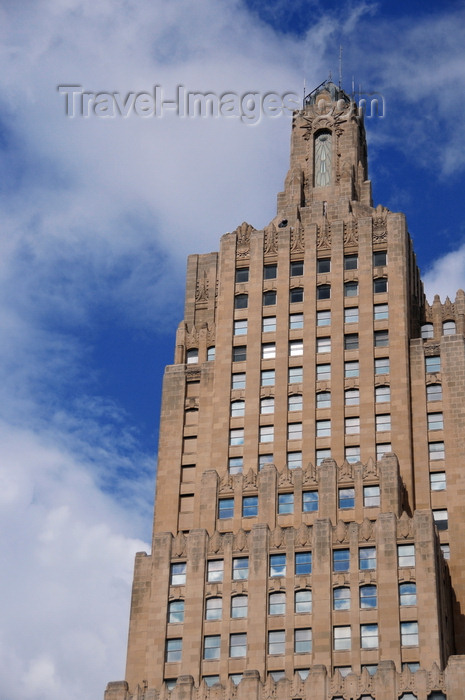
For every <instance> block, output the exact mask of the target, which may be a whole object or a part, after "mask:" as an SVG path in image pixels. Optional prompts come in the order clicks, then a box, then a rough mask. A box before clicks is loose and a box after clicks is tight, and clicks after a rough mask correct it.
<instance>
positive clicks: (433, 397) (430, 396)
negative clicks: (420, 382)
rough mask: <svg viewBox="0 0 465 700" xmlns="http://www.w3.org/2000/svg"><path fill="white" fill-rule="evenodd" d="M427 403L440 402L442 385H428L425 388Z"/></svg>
mask: <svg viewBox="0 0 465 700" xmlns="http://www.w3.org/2000/svg"><path fill="white" fill-rule="evenodd" d="M426 399H427V401H442V385H441V384H428V386H427V387H426Z"/></svg>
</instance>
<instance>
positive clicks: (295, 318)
mask: <svg viewBox="0 0 465 700" xmlns="http://www.w3.org/2000/svg"><path fill="white" fill-rule="evenodd" d="M303 327H304V315H303V314H291V315H290V316H289V328H290V329H291V330H295V329H296V328H303Z"/></svg>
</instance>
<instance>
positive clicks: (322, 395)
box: [316, 391, 331, 408]
mask: <svg viewBox="0 0 465 700" xmlns="http://www.w3.org/2000/svg"><path fill="white" fill-rule="evenodd" d="M330 406H331V392H330V391H319V392H318V393H317V395H316V407H317V408H329V407H330Z"/></svg>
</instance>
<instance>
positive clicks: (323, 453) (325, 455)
mask: <svg viewBox="0 0 465 700" xmlns="http://www.w3.org/2000/svg"><path fill="white" fill-rule="evenodd" d="M330 458H331V450H330V449H320V450H317V451H316V465H317V467H318V466H319V465H320V464H321V463H322V462H323V461H324V460H325V459H330Z"/></svg>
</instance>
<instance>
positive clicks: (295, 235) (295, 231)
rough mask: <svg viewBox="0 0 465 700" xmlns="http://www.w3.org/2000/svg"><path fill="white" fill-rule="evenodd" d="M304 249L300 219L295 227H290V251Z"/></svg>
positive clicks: (303, 236) (301, 250) (298, 251)
mask: <svg viewBox="0 0 465 700" xmlns="http://www.w3.org/2000/svg"><path fill="white" fill-rule="evenodd" d="M304 251H305V233H304V229H303V226H302V224H301V223H300V221H298V222H297V225H296V227H295V228H291V253H303V252H304Z"/></svg>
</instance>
